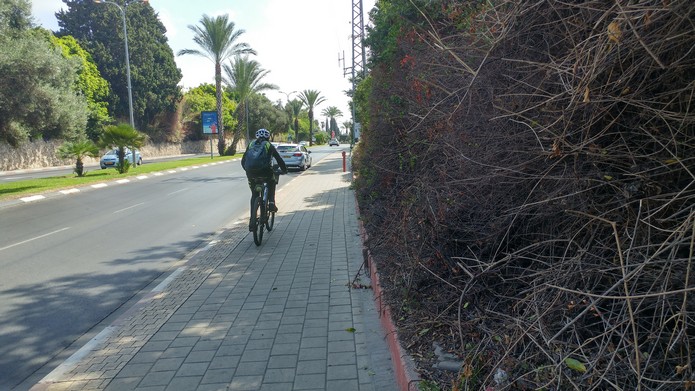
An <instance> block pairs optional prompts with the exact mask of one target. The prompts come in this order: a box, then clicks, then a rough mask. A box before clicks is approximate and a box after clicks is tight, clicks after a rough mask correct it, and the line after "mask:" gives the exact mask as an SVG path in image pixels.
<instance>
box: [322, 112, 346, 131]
mask: <svg viewBox="0 0 695 391" xmlns="http://www.w3.org/2000/svg"><path fill="white" fill-rule="evenodd" d="M321 115H323V116H324V117H327V118H328V120H329V122H328V124H326V125H327V126H326V131H327V132H329V133H330V132H336V133H340V129H339V128H338V122H337V121H336V118H338V117H342V116H343V112H342V111H340V109H339V108H337V107H335V106H329V107H327V108H325V109H323V111H322V112H321Z"/></svg>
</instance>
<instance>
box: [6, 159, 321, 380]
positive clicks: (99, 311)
mask: <svg viewBox="0 0 695 391" xmlns="http://www.w3.org/2000/svg"><path fill="white" fill-rule="evenodd" d="M312 151H314V153H313V154H312V156H313V159H314V160H313V162H314V164H316V163H317V162H318V161H319V160H320V159H321V158H322V157H323V156H325V155H326V154H327V153H328V152H331V150H330V149H328V147H325V148H312ZM333 151H334V150H333ZM162 174H163V175H153V174H150V175H148V176H147V178H141V179H137V178H133V179H131V180H130V182H128V183H118V182H110V183H108V186H106V187H103V188H98V189H92V188H90V189H88V190H86V191H81V192H80V193H78V194H68V195H64V196H58V197H50V198H47V199H44V200H42V201H38V202H33V203H28V204H25V205H13V206H9V207H4V208H0V390H6V389H12V388H13V387H17V389H24V388H25V387H27V388H28V387H30V386H31V385H32V384H33V383H34V382H35V381H38V380H40V374H42V373H48V372H50V370H52V369H53V367H55V366H57V365H58V364H60V362H61V361H62V359H65V358H67V357H68V356H69V355H70V354H71V353H72V352H71V351H74V350H75V349H77V348H79V347H80V346H81V342H78V343H75V342H76V341H78V340H79V341H83V340H85V339H88V337H89V335H90V334H96V333H98V332H99V331H101V329H102V328H103V327H105V326H106V325H108V319H109V318H110V317H115V316H117V315H118V313H119V312H122V311H125V310H126V309H127V308H129V305H127V303H128V302H129V301H131V302H132V301H134V300H136V299H137V298H138V296H139V295H141V294H143V293H144V292H145V291H146V288H148V287H152V286H154V285H155V284H156V283H157V282H158V281H160V280H162V279H163V278H165V277H166V275H168V273H170V272H171V271H173V270H175V268H176V267H178V264H179V263H180V262H181V261H182V260H183V259H184V258H185V257H186V255H187V254H189V253H190V252H191V251H192V250H194V249H195V248H197V247H199V246H202V245H204V244H206V243H207V240H208V239H210V237H211V236H212V235H213V234H214V233H215V232H217V231H219V230H220V229H221V228H223V227H224V226H227V225H230V224H233V223H240V224H246V221H247V218H248V204H249V203H248V199H249V196H250V192H249V190H248V186H247V184H246V177H245V175H244V172H243V171H242V169H241V166H240V164H239V161H238V160H235V161H228V162H225V163H220V164H217V165H211V166H207V167H199V168H192V169H188V170H185V171H178V172H176V173H171V172H164V173H162ZM296 175H299V173H296V172H291V173H290V174H288V175H286V176H283V177H282V178H281V180H280V185H279V187H278V189H281V188H282V186H283V184H285V183H287V182H289V181H290V180H291V179H292V177H293V176H296ZM279 204H280V205H279V206H280V208H282V204H281V203H279ZM71 345H72V346H71ZM77 345H79V346H77ZM20 384H21V385H20Z"/></svg>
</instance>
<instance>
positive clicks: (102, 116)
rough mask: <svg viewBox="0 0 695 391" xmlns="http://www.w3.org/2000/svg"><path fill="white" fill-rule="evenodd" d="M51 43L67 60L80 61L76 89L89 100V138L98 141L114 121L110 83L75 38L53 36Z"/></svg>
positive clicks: (51, 36)
mask: <svg viewBox="0 0 695 391" xmlns="http://www.w3.org/2000/svg"><path fill="white" fill-rule="evenodd" d="M50 41H51V42H52V43H53V44H54V45H56V46H57V47H59V48H60V49H61V51H62V53H63V56H64V57H65V58H75V59H78V60H79V61H80V71H79V73H78V76H77V80H76V82H75V89H76V90H77V91H78V92H80V93H81V94H82V95H83V96H84V97H85V98H86V99H87V107H88V109H89V118H88V120H87V137H89V138H90V139H91V140H98V139H99V137H100V136H101V131H102V128H103V126H104V125H105V124H107V123H109V122H111V120H112V119H111V117H110V116H109V111H108V97H109V83H108V82H107V81H106V80H105V79H104V78H102V77H101V74H100V73H99V70H98V69H97V66H96V64H94V61H93V60H92V56H91V55H90V54H89V53H87V51H85V50H84V49H82V47H81V46H80V44H79V43H77V40H76V39H75V38H74V37H72V36H69V35H68V36H65V37H62V38H58V37H55V36H53V35H52V34H51V35H50Z"/></svg>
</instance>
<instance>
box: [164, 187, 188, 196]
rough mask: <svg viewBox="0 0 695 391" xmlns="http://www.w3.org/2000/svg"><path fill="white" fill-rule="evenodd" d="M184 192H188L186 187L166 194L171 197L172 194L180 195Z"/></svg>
mask: <svg viewBox="0 0 695 391" xmlns="http://www.w3.org/2000/svg"><path fill="white" fill-rule="evenodd" d="M186 190H188V188H187V187H186V188H183V189H181V190H176V191H175V192H172V193H169V194H167V195H168V196H170V195H172V194H176V193H180V192H182V191H186Z"/></svg>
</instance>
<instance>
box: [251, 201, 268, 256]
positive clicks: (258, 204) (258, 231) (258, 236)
mask: <svg viewBox="0 0 695 391" xmlns="http://www.w3.org/2000/svg"><path fill="white" fill-rule="evenodd" d="M263 209H265V208H263V199H262V198H261V197H256V198H254V199H253V204H252V205H251V220H252V221H253V227H252V228H253V242H254V243H256V246H260V245H261V243H262V242H263V228H264V225H265V224H264V223H263Z"/></svg>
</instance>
